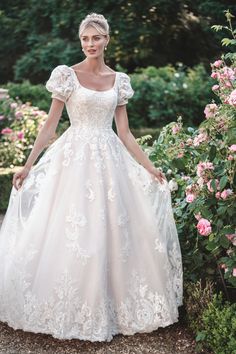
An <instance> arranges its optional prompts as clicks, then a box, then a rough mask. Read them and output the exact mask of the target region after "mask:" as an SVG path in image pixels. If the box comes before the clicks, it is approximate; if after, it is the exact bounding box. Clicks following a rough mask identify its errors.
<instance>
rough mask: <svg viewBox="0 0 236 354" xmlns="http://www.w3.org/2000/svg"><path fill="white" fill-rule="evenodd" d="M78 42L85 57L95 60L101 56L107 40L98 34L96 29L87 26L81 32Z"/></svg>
mask: <svg viewBox="0 0 236 354" xmlns="http://www.w3.org/2000/svg"><path fill="white" fill-rule="evenodd" d="M80 41H81V46H82V48H83V50H84V54H85V55H86V57H88V58H96V57H99V56H101V55H103V51H104V48H105V47H106V45H107V43H108V38H107V37H106V36H104V35H102V34H101V33H100V32H98V31H97V30H96V28H94V27H92V26H89V27H87V28H86V29H85V30H84V31H83V32H82V34H81V36H80Z"/></svg>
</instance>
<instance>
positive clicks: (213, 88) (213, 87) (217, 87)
mask: <svg viewBox="0 0 236 354" xmlns="http://www.w3.org/2000/svg"><path fill="white" fill-rule="evenodd" d="M219 88H220V86H219V85H213V86H212V91H217V90H219Z"/></svg>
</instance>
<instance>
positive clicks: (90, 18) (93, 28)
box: [0, 13, 182, 341]
mask: <svg viewBox="0 0 236 354" xmlns="http://www.w3.org/2000/svg"><path fill="white" fill-rule="evenodd" d="M79 37H80V41H81V46H82V51H83V52H84V54H85V59H84V60H83V61H81V62H80V63H78V64H75V65H72V66H67V65H64V64H62V65H58V66H57V67H55V68H54V69H53V71H52V72H51V75H50V78H49V80H48V81H47V83H46V88H47V90H48V91H49V92H51V96H52V103H51V107H50V110H49V114H48V119H47V121H46V122H45V124H44V126H43V127H42V128H41V130H40V132H39V134H38V136H37V138H36V140H35V143H34V146H33V149H32V151H31V153H30V155H29V157H28V159H27V161H26V163H25V165H24V167H23V168H22V169H21V170H20V171H19V172H17V173H16V174H15V175H14V177H13V186H12V190H11V195H10V198H9V204H8V208H7V212H6V215H5V218H4V220H3V224H2V228H1V231H0V321H2V322H7V323H8V324H9V326H11V327H13V328H14V329H23V330H25V331H31V332H35V333H48V334H51V335H52V336H53V337H55V338H60V339H71V338H78V339H82V340H89V341H111V340H112V338H113V336H114V335H116V334H118V333H122V334H124V335H132V334H134V333H137V332H151V331H153V330H155V329H157V328H159V327H165V326H168V325H170V324H172V323H174V322H176V321H178V306H180V305H182V261H181V251H180V246H179V240H178V235H177V231H176V226H175V221H174V217H173V211H172V206H171V196H170V191H169V188H168V183H167V181H166V178H165V175H164V174H163V173H162V172H161V170H159V169H157V168H156V167H155V166H154V165H153V163H152V162H151V161H150V160H149V158H148V157H147V155H146V154H145V153H144V152H143V150H142V149H141V148H140V146H139V145H138V143H137V142H136V140H135V138H134V136H133V135H132V133H131V132H130V129H129V124H128V117H127V111H126V104H127V103H128V100H129V99H130V98H132V96H133V94H134V91H133V89H132V86H131V82H130V77H129V76H128V75H127V74H126V73H123V72H117V71H114V70H112V69H111V68H110V67H108V66H107V65H106V64H105V61H104V53H105V52H104V51H106V48H107V45H108V43H109V25H108V22H107V20H106V19H105V18H104V16H103V15H99V14H94V13H92V14H89V15H87V16H86V17H85V19H84V20H83V21H82V22H81V24H80V28H79ZM64 105H66V109H67V112H68V116H69V120H70V126H69V128H68V129H67V130H66V131H65V132H64V133H63V134H62V135H61V136H60V137H59V138H58V139H57V140H56V141H54V142H53V143H52V144H51V145H50V146H49V148H47V150H46V151H45V152H44V154H43V156H42V157H41V158H40V159H39V161H38V162H37V163H36V164H35V165H34V163H35V161H36V159H37V157H38V156H39V154H40V153H41V152H42V151H43V149H44V147H45V146H46V145H47V143H48V142H49V140H50V138H51V137H52V136H53V135H54V133H55V131H56V128H57V125H58V122H59V119H60V117H61V114H62V110H63V107H64ZM113 119H115V123H116V127H117V134H115V132H114V131H113V129H112V123H113Z"/></svg>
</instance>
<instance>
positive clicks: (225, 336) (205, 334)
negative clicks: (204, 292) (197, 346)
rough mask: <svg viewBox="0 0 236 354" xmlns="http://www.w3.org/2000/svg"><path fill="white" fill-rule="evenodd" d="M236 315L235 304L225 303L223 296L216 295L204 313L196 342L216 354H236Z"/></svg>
mask: <svg viewBox="0 0 236 354" xmlns="http://www.w3.org/2000/svg"><path fill="white" fill-rule="evenodd" d="M235 314H236V304H235V303H234V304H230V303H229V302H225V303H223V301H222V296H221V295H214V297H213V301H212V303H209V305H208V307H207V309H205V310H204V311H203V314H202V323H201V324H199V329H200V330H199V331H198V334H197V337H196V340H197V341H198V342H203V344H204V346H206V347H208V348H209V349H211V350H213V352H214V353H215V354H229V353H230V354H236V316H235Z"/></svg>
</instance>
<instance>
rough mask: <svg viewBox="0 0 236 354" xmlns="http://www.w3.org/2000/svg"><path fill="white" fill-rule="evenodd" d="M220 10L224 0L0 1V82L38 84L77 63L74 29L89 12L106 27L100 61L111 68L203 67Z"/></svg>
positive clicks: (212, 50) (213, 49)
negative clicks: (106, 40) (52, 72)
mask: <svg viewBox="0 0 236 354" xmlns="http://www.w3.org/2000/svg"><path fill="white" fill-rule="evenodd" d="M226 6H228V3H227V1H226V0H204V1H202V0H196V1H194V2H193V1H190V0H189V1H185V2H184V3H183V2H182V1H180V0H178V1H176V0H168V1H163V0H156V1H155V2H153V1H152V0H146V1H143V2H142V6H140V2H138V1H134V0H130V1H128V2H127V1H124V0H120V1H119V2H117V1H115V0H109V1H107V0H101V1H99V2H93V3H91V2H89V1H85V0H81V1H79V2H78V1H76V0H71V1H69V2H68V1H61V0H47V1H45V0H42V1H36V0H22V1H19V0H16V1H14V2H13V1H5V2H1V5H0V27H1V31H0V42H1V47H0V61H1V67H0V80H1V82H7V81H9V80H19V81H22V80H24V79H28V80H30V82H32V83H41V82H43V81H44V80H46V78H47V76H48V74H49V72H50V70H51V69H52V68H53V67H54V66H56V65H57V64H59V63H63V64H70V65H72V64H75V63H76V62H78V61H80V60H81V59H83V54H82V52H81V49H80V47H81V46H80V41H79V38H78V35H77V30H78V26H79V23H80V21H81V20H82V19H83V18H84V17H85V16H86V15H87V14H88V13H90V12H98V13H102V14H104V15H105V17H107V19H108V21H109V23H110V26H111V40H110V43H109V46H108V50H107V53H106V62H107V64H108V65H110V66H112V67H114V68H115V67H116V65H117V64H119V65H122V66H124V67H127V68H128V69H129V72H133V71H134V69H135V68H137V67H145V66H150V65H155V66H164V65H166V63H172V64H173V63H175V62H178V61H179V62H183V63H184V64H185V65H188V66H193V65H196V64H198V63H199V62H204V63H209V60H211V59H212V58H214V57H215V56H217V54H218V53H219V51H220V48H219V46H218V45H217V44H216V43H215V38H216V37H217V36H219V35H218V33H214V32H213V31H210V29H209V28H210V26H211V25H212V24H213V23H216V22H218V21H220V20H222V18H223V10H224V8H225V7H226ZM233 7H234V6H233V4H232V5H231V6H229V8H232V9H233ZM137 24H138V25H137Z"/></svg>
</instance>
